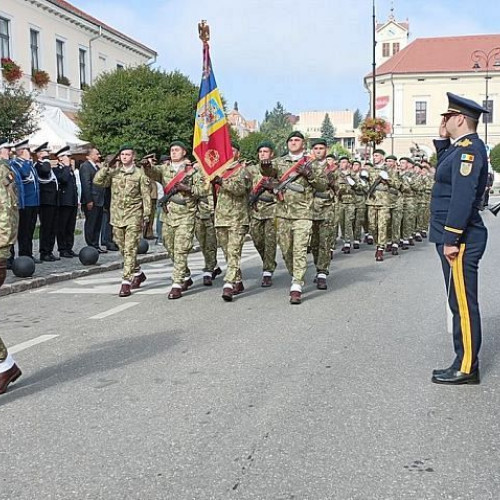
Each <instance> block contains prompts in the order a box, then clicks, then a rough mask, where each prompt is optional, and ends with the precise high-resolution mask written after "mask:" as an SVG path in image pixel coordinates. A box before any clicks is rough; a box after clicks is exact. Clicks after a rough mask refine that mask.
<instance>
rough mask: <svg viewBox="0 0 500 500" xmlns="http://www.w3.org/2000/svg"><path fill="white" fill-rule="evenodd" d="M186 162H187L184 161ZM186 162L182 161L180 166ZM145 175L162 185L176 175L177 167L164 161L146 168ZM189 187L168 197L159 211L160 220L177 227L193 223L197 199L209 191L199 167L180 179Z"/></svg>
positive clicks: (165, 184) (205, 195) (164, 185)
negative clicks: (167, 200)
mask: <svg viewBox="0 0 500 500" xmlns="http://www.w3.org/2000/svg"><path fill="white" fill-rule="evenodd" d="M186 163H187V162H186ZM186 163H183V165H182V167H184V165H185V164H186ZM145 172H146V175H148V176H149V177H151V179H153V180H155V181H157V182H159V183H160V184H161V185H162V186H163V187H166V186H167V184H168V183H169V182H170V181H171V180H172V179H173V178H174V177H175V176H176V175H177V173H178V172H179V169H177V168H176V167H175V166H174V165H172V164H171V163H164V164H163V165H155V166H153V167H151V168H146V170H145ZM182 183H183V184H186V185H188V186H190V187H191V192H190V193H186V192H179V193H176V194H174V195H173V196H172V198H170V201H169V202H168V203H167V205H166V207H165V206H164V207H163V210H162V213H161V217H160V218H161V220H162V221H163V222H165V223H166V224H168V225H169V226H173V227H177V226H180V225H181V224H190V223H194V219H195V216H196V210H197V204H198V199H199V198H202V197H205V198H206V197H207V196H208V193H209V188H208V183H207V182H206V181H205V177H204V176H203V173H202V172H201V170H200V169H198V168H195V170H194V172H193V174H192V175H187V176H186V177H185V178H184V180H183V181H182Z"/></svg>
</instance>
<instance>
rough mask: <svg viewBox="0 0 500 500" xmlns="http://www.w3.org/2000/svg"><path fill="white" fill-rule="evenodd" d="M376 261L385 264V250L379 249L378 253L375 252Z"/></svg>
mask: <svg viewBox="0 0 500 500" xmlns="http://www.w3.org/2000/svg"><path fill="white" fill-rule="evenodd" d="M375 261H376V262H383V261H384V249H383V248H377V251H376V252H375Z"/></svg>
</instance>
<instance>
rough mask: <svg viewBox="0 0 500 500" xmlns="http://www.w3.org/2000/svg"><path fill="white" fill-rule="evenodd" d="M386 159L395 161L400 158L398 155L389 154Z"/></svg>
mask: <svg viewBox="0 0 500 500" xmlns="http://www.w3.org/2000/svg"><path fill="white" fill-rule="evenodd" d="M385 159H386V160H394V161H397V160H398V159H397V157H396V156H394V155H389V156H386V157H385Z"/></svg>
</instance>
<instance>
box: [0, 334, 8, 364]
mask: <svg viewBox="0 0 500 500" xmlns="http://www.w3.org/2000/svg"><path fill="white" fill-rule="evenodd" d="M6 358H7V347H5V344H4V343H3V340H2V338H1V337H0V363H2V361H5V360H6Z"/></svg>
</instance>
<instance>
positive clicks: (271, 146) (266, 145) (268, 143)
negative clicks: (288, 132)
mask: <svg viewBox="0 0 500 500" xmlns="http://www.w3.org/2000/svg"><path fill="white" fill-rule="evenodd" d="M260 148H269V149H270V150H272V151H274V149H275V146H274V144H273V143H272V142H271V141H262V142H261V143H260V144H259V145H258V146H257V152H259V150H260Z"/></svg>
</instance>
